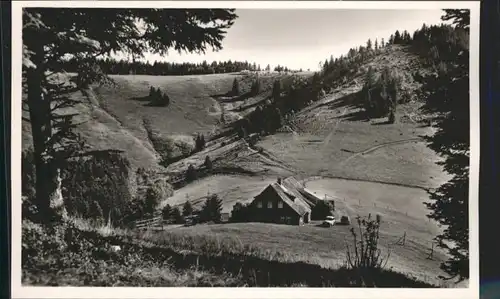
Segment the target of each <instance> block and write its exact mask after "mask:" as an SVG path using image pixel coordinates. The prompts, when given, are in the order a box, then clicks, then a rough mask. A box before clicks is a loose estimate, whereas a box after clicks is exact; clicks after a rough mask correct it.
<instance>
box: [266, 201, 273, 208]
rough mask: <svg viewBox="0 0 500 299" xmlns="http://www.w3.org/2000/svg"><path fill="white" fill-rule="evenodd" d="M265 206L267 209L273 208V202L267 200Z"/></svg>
mask: <svg viewBox="0 0 500 299" xmlns="http://www.w3.org/2000/svg"><path fill="white" fill-rule="evenodd" d="M267 208H268V209H272V208H273V202H272V201H268V202H267Z"/></svg>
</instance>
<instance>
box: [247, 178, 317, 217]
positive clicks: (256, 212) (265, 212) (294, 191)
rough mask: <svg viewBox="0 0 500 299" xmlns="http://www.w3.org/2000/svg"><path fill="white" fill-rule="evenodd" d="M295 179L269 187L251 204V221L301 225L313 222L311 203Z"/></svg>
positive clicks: (281, 181)
mask: <svg viewBox="0 0 500 299" xmlns="http://www.w3.org/2000/svg"><path fill="white" fill-rule="evenodd" d="M301 189H302V185H301V184H300V183H299V182H298V181H297V180H296V179H295V178H293V177H289V178H287V179H285V180H282V179H281V178H279V179H278V180H277V182H275V183H272V184H270V185H269V186H267V187H266V188H265V189H264V190H263V191H262V192H261V193H260V194H259V195H257V196H256V197H255V198H254V200H253V201H252V203H251V204H250V208H251V209H250V210H251V212H250V215H249V217H250V221H254V222H268V223H284V224H294V225H301V224H303V223H309V222H310V221H311V205H310V202H309V201H308V200H307V199H306V198H305V197H304V196H303V195H302V194H301V192H300V191H299V190H301Z"/></svg>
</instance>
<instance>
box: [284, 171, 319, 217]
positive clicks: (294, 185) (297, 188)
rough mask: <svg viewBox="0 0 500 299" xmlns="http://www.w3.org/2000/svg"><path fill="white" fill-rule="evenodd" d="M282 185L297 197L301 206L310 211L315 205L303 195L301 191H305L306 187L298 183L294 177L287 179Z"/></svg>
mask: <svg viewBox="0 0 500 299" xmlns="http://www.w3.org/2000/svg"><path fill="white" fill-rule="evenodd" d="M281 184H282V185H283V186H284V187H285V188H286V189H287V190H288V191H290V192H291V193H292V194H293V195H294V196H295V198H296V199H297V201H298V202H299V204H301V205H303V206H304V207H306V208H307V209H309V210H310V209H311V207H312V206H314V203H312V202H311V201H309V200H308V199H307V198H306V197H304V195H303V194H302V193H301V191H302V190H303V189H304V186H303V185H302V184H301V183H300V182H299V181H297V179H295V178H294V177H287V178H286V179H284V180H283V181H282V182H281Z"/></svg>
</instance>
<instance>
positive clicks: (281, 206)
mask: <svg viewBox="0 0 500 299" xmlns="http://www.w3.org/2000/svg"><path fill="white" fill-rule="evenodd" d="M278 209H283V202H282V201H278Z"/></svg>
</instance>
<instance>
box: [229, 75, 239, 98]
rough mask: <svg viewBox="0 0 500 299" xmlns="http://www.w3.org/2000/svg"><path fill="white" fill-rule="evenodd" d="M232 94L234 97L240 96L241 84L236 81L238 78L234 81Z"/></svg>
mask: <svg viewBox="0 0 500 299" xmlns="http://www.w3.org/2000/svg"><path fill="white" fill-rule="evenodd" d="M231 94H232V95H233V96H239V95H240V83H239V82H238V79H236V78H234V80H233V89H232V90H231Z"/></svg>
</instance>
